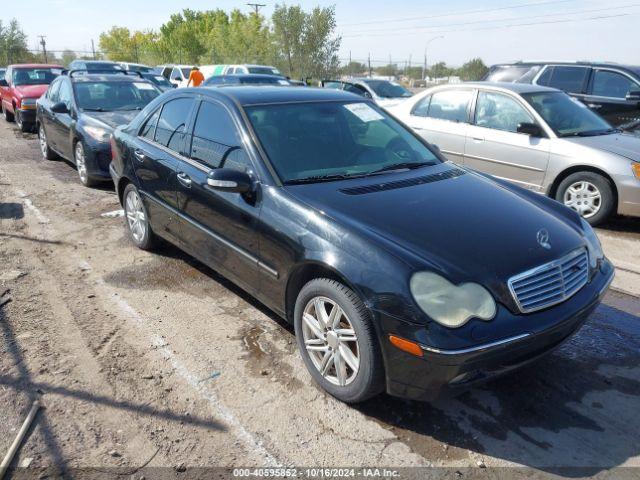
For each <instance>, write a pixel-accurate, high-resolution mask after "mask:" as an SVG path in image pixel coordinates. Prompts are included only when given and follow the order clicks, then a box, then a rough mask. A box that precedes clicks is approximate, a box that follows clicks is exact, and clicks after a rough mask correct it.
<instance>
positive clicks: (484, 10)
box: [342, 0, 577, 26]
mask: <svg viewBox="0 0 640 480" xmlns="http://www.w3.org/2000/svg"><path fill="white" fill-rule="evenodd" d="M575 1H577V0H547V1H544V2H534V3H521V4H517V5H506V6H504V7H496V8H478V9H475V10H458V11H457V12H451V13H441V14H437V15H428V16H425V17H403V18H395V19H387V18H385V19H381V20H369V21H366V22H356V23H345V24H343V25H342V26H353V25H371V24H374V23H391V22H410V21H412V20H427V19H430V18H442V17H453V16H456V15H469V14H472V13H487V12H498V11H501V10H513V9H517V8H527V7H537V6H541V5H549V4H554V5H557V4H559V3H570V2H575Z"/></svg>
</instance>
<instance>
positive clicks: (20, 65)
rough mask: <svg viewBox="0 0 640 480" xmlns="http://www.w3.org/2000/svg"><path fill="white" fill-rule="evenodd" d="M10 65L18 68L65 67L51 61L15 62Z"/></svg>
mask: <svg viewBox="0 0 640 480" xmlns="http://www.w3.org/2000/svg"><path fill="white" fill-rule="evenodd" d="M9 67H11V68H13V69H16V68H64V67H63V66H62V65H52V64H49V63H15V64H13V65H9Z"/></svg>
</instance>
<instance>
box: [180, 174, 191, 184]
mask: <svg viewBox="0 0 640 480" xmlns="http://www.w3.org/2000/svg"><path fill="white" fill-rule="evenodd" d="M178 181H179V182H180V183H181V184H182V185H184V186H185V187H187V188H191V179H190V178H189V175H187V174H186V173H183V172H180V173H179V174H178Z"/></svg>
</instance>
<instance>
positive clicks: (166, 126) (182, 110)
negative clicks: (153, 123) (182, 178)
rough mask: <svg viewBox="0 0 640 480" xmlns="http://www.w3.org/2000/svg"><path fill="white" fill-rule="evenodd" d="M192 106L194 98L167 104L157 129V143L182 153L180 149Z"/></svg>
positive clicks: (172, 101) (180, 99) (179, 99)
mask: <svg viewBox="0 0 640 480" xmlns="http://www.w3.org/2000/svg"><path fill="white" fill-rule="evenodd" d="M192 106H193V99H192V98H178V99H176V100H171V101H170V102H167V103H165V104H164V107H163V108H162V113H160V118H159V120H158V126H157V127H156V135H155V140H156V142H158V143H159V144H161V145H164V146H165V147H167V148H170V149H171V150H173V151H175V152H178V153H182V152H181V151H180V147H181V146H182V140H183V139H184V133H185V128H186V124H187V121H188V119H189V113H190V112H191V107H192Z"/></svg>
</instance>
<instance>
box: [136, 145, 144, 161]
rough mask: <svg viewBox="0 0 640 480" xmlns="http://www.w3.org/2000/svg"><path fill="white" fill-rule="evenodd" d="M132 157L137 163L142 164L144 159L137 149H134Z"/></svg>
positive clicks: (140, 151)
mask: <svg viewBox="0 0 640 480" xmlns="http://www.w3.org/2000/svg"><path fill="white" fill-rule="evenodd" d="M133 156H134V157H136V159H137V160H138V161H139V162H144V159H145V158H146V157H145V154H144V152H143V151H142V150H140V149H139V148H136V149H135V150H134V151H133Z"/></svg>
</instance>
